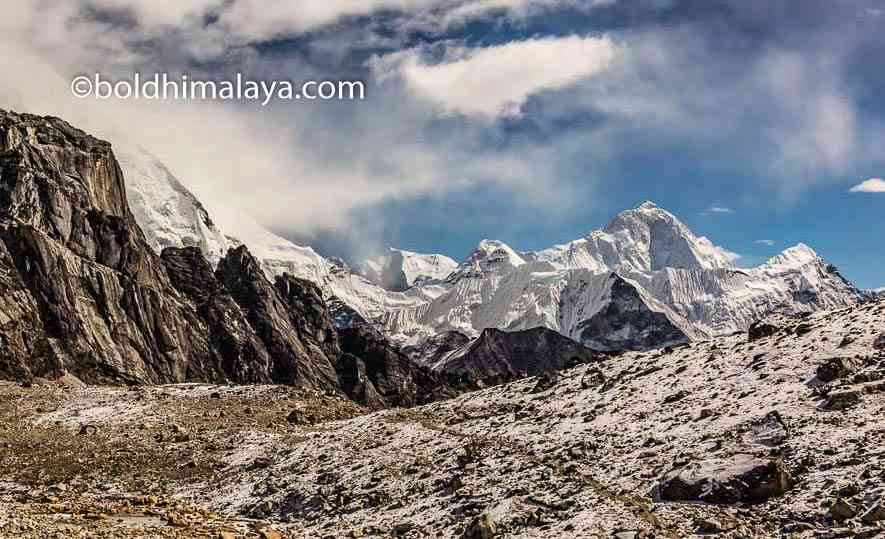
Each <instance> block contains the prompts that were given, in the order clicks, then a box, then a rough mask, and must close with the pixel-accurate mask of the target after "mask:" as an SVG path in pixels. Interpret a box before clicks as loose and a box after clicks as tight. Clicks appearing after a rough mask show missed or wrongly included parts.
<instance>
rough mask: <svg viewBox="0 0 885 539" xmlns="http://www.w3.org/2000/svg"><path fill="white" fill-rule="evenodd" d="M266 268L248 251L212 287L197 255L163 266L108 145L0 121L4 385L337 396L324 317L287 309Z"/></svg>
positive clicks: (4, 117) (42, 121)
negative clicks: (250, 385)
mask: <svg viewBox="0 0 885 539" xmlns="http://www.w3.org/2000/svg"><path fill="white" fill-rule="evenodd" d="M256 268H257V264H256V263H255V261H254V259H252V258H251V256H250V255H249V254H248V252H246V251H245V249H240V250H237V251H231V252H230V253H229V254H228V256H227V257H226V258H225V260H224V261H223V263H222V264H221V266H220V267H219V270H218V272H217V273H216V274H214V275H213V272H212V271H211V270H210V268H209V267H208V264H207V263H206V261H205V260H203V259H202V257H201V255H199V253H198V252H196V251H195V250H190V251H185V252H177V253H176V252H170V253H168V254H167V256H166V258H165V260H162V259H161V258H160V256H158V255H157V254H155V253H154V252H153V251H152V250H151V248H150V246H149V245H148V243H147V241H146V240H145V236H144V234H143V233H142V231H141V229H140V228H139V226H138V225H137V224H136V221H135V218H134V217H133V214H132V213H131V211H130V209H129V206H128V203H127V198H126V187H125V183H124V179H123V174H122V172H121V169H120V167H119V165H118V164H117V160H116V159H115V157H114V153H113V151H112V149H111V145H110V144H109V143H107V142H104V141H101V140H98V139H96V138H94V137H91V136H90V135H88V134H86V133H84V132H83V131H80V130H79V129H76V128H74V127H72V126H70V125H69V124H67V123H66V122H64V121H63V120H60V119H58V118H52V117H40V116H33V115H27V114H16V113H11V112H5V111H0V289H2V291H3V294H2V299H0V342H2V343H3V346H2V351H0V376H3V377H6V378H22V377H24V378H27V377H30V376H35V375H36V376H58V375H61V374H63V373H65V372H66V373H70V374H72V375H74V376H76V377H77V378H80V379H81V380H83V381H86V382H89V383H132V384H138V383H169V382H183V381H218V382H221V381H238V382H256V381H275V382H285V383H293V384H304V385H309V386H313V387H319V388H324V389H334V388H336V387H337V380H336V377H335V372H334V369H333V367H332V363H333V361H335V360H337V356H336V352H335V346H334V344H330V341H329V339H328V336H325V335H322V333H323V331H325V330H323V331H318V330H317V329H316V328H315V327H313V326H312V324H313V325H314V326H315V325H316V323H317V322H316V319H317V314H316V312H315V309H316V307H317V306H316V305H309V304H310V301H313V300H312V299H311V300H310V301H307V302H301V303H299V302H297V301H294V298H296V296H297V294H295V295H290V296H284V297H281V296H279V295H278V293H277V291H276V290H275V288H274V286H273V285H272V284H271V283H270V282H269V281H267V279H266V278H265V277H264V274H263V273H262V272H261V271H260V270H258V269H256ZM284 288H285V287H284ZM281 290H282V289H281ZM313 296H315V291H313V290H311V291H309V292H307V293H306V296H305V297H313ZM290 299H291V300H292V301H291V302H290V303H287V301H288V300H290ZM306 306H307V307H309V308H307V310H306V311H305V312H304V313H301V312H300V309H302V308H305V307H306ZM327 353H328V354H330V355H331V356H332V357H329V356H327Z"/></svg>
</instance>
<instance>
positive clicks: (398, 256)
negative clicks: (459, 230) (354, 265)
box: [359, 247, 458, 291]
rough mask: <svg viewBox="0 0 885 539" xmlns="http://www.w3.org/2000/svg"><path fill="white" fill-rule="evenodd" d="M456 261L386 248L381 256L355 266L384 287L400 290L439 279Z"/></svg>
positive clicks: (435, 255) (362, 273)
mask: <svg viewBox="0 0 885 539" xmlns="http://www.w3.org/2000/svg"><path fill="white" fill-rule="evenodd" d="M456 267H458V263H457V262H455V261H454V260H452V259H451V258H449V257H447V256H445V255H440V254H423V253H416V252H413V251H406V250H404V249H396V248H394V247H390V248H389V249H388V250H387V252H386V253H384V254H383V255H380V256H377V257H374V258H369V259H367V260H365V261H363V262H362V263H361V264H360V265H359V273H360V274H361V275H362V276H363V277H365V278H366V279H368V280H369V282H372V283H374V284H376V285H378V286H381V287H382V288H385V289H387V290H394V291H402V290H406V289H408V288H409V287H411V286H414V285H416V284H420V283H426V282H429V281H441V280H443V279H445V278H446V277H448V276H449V274H450V273H452V271H454V270H455V268H456Z"/></svg>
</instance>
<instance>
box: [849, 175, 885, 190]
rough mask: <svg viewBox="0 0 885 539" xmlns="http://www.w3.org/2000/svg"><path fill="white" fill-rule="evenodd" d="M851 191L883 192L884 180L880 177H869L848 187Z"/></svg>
mask: <svg viewBox="0 0 885 539" xmlns="http://www.w3.org/2000/svg"><path fill="white" fill-rule="evenodd" d="M850 192H852V193H885V180H883V179H882V178H870V179H869V180H866V181H864V182H861V183H859V184H857V185H855V186H854V187H852V188H851V189H850Z"/></svg>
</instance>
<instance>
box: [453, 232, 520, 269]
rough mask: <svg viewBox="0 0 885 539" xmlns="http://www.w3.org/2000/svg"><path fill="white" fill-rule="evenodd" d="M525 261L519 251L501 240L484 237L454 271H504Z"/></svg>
mask: <svg viewBox="0 0 885 539" xmlns="http://www.w3.org/2000/svg"><path fill="white" fill-rule="evenodd" d="M525 262H526V261H525V259H523V257H522V256H521V255H520V254H519V253H517V252H516V251H515V250H514V249H513V248H512V247H510V246H509V245H507V244H506V243H504V242H503V241H500V240H489V239H485V240H482V241H480V242H479V244H477V246H476V248H474V249H473V251H472V252H471V253H470V254H469V255H468V256H467V258H465V259H464V262H462V263H461V264H460V265H459V266H458V269H457V270H456V272H455V273H456V274H458V275H475V274H480V275H481V274H485V273H487V272H492V273H504V272H507V271H509V270H511V269H514V268H517V267H519V266H522V265H523V264H525Z"/></svg>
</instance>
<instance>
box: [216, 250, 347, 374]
mask: <svg viewBox="0 0 885 539" xmlns="http://www.w3.org/2000/svg"><path fill="white" fill-rule="evenodd" d="M215 276H216V278H217V279H218V281H219V282H220V283H222V284H223V285H224V287H225V289H226V290H227V291H228V292H229V293H230V294H231V296H232V297H233V299H234V301H236V303H237V304H238V305H239V306H240V308H241V309H243V312H244V313H245V315H246V319H247V320H248V321H249V324H250V326H251V327H252V328H253V329H254V330H255V332H256V334H257V335H258V337H259V338H260V339H261V340H262V342H264V345H265V347H266V348H267V350H268V353H269V354H270V357H271V362H272V363H271V373H272V378H273V380H274V381H276V382H279V383H287V384H300V385H308V386H313V387H327V388H331V387H336V386H337V377H336V374H335V368H334V366H333V365H334V363H335V362H336V361H337V357H335V356H334V355H331V356H330V355H329V350H330V349H331V348H330V347H334V346H335V344H334V343H332V342H330V338H329V337H328V336H327V335H325V334H324V332H323V331H322V330H318V329H316V328H314V327H312V326H311V325H310V322H308V319H309V316H308V317H305V316H301V315H298V314H297V306H296V304H295V303H294V302H295V301H296V297H297V294H294V293H292V292H291V290H289V291H288V292H287V294H288V295H287V297H286V298H285V299H284V298H281V297H280V295H279V294H278V293H277V290H279V289H283V290H287V287H292V286H293V284H297V283H295V282H294V280H286V281H285V282H284V283H283V284H280V285H278V288H275V287H274V285H272V284H271V283H270V281H268V280H267V278H266V277H265V276H264V272H263V271H262V269H261V266H260V264H259V262H258V260H256V259H255V257H253V256H252V255H251V254H250V253H249V251H248V249H247V248H246V247H245V246H240V247H237V248H236V249H231V250H230V251H228V254H227V256H225V257H224V258H223V259H222V260H221V262H220V263H219V265H218V269H217V270H216V272H215ZM284 279H285V278H284ZM328 327H329V328H331V320H330V321H329V326H328ZM299 330H300V331H299ZM317 333H319V334H320V338H322V339H323V340H322V341H320V340H318V339H317Z"/></svg>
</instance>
